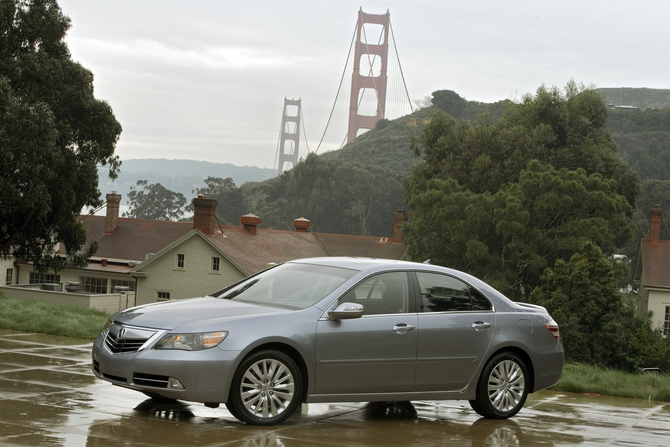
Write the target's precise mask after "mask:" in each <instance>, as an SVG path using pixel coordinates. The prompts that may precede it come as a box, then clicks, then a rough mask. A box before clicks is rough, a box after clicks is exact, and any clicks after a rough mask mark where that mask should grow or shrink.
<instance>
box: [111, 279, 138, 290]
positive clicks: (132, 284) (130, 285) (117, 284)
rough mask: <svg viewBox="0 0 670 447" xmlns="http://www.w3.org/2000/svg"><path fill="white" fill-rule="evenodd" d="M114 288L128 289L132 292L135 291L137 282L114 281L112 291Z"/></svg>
mask: <svg viewBox="0 0 670 447" xmlns="http://www.w3.org/2000/svg"><path fill="white" fill-rule="evenodd" d="M114 287H128V288H130V290H132V291H134V290H135V281H127V280H125V279H112V291H113V290H114Z"/></svg>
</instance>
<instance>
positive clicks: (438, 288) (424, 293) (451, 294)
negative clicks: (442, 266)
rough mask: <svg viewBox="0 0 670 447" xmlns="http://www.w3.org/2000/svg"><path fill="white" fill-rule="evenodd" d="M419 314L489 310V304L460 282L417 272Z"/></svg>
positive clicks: (445, 276) (476, 292) (447, 277)
mask: <svg viewBox="0 0 670 447" xmlns="http://www.w3.org/2000/svg"><path fill="white" fill-rule="evenodd" d="M416 277H417V279H418V280H419V287H420V290H421V312H464V311H465V312H467V311H472V310H475V311H481V310H491V303H490V302H489V300H487V299H486V298H485V297H484V296H482V295H481V294H480V293H479V292H478V291H476V290H475V289H473V288H471V287H470V286H468V285H467V284H466V283H464V282H463V281H461V280H458V279H456V278H453V277H451V276H447V275H440V274H437V273H422V272H417V274H416Z"/></svg>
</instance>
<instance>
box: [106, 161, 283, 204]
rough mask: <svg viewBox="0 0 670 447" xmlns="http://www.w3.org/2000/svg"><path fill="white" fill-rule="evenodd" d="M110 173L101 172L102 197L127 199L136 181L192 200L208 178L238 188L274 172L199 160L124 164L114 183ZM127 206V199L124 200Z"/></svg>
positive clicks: (124, 162)
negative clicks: (228, 181)
mask: <svg viewBox="0 0 670 447" xmlns="http://www.w3.org/2000/svg"><path fill="white" fill-rule="evenodd" d="M107 172H108V171H107V169H106V168H100V169H99V170H98V174H99V177H100V182H99V189H100V191H101V192H102V193H103V195H104V194H105V193H108V192H111V191H116V192H118V193H120V194H122V195H123V197H124V198H126V197H128V192H129V191H130V187H131V186H135V185H136V184H137V180H148V181H149V183H160V184H161V185H163V186H164V187H166V188H167V189H169V190H171V191H175V192H180V193H182V194H184V196H186V197H187V198H190V197H191V196H192V195H193V193H192V192H191V191H193V190H194V189H195V188H201V187H203V186H205V184H204V181H203V180H204V179H205V178H207V177H222V178H227V177H230V178H232V179H233V181H234V182H235V184H236V185H237V186H240V185H242V184H243V183H246V182H260V181H264V180H267V179H269V178H271V177H272V176H273V170H272V169H267V168H258V167H255V166H236V165H233V164H230V163H212V162H207V161H197V160H167V159H163V158H154V159H131V160H123V164H122V165H121V171H120V172H119V177H118V178H117V179H116V180H114V181H112V180H111V179H110V178H109V177H108V176H107ZM124 203H125V199H124Z"/></svg>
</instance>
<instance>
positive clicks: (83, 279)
mask: <svg viewBox="0 0 670 447" xmlns="http://www.w3.org/2000/svg"><path fill="white" fill-rule="evenodd" d="M87 279H92V280H95V283H94V284H93V283H88V284H87V283H86V280H87ZM98 281H104V282H105V285H104V288H105V290H104V291H103V292H96V291H92V290H90V289H89V290H86V287H87V286H89V287H90V286H92V288H94V289H99V288H100V287H101V286H102V284H98ZM79 282H80V283H81V291H82V292H83V293H94V294H96V295H107V294H108V293H109V282H110V280H109V278H104V277H102V276H84V275H80V276H79ZM99 290H101V289H99Z"/></svg>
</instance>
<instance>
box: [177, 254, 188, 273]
mask: <svg viewBox="0 0 670 447" xmlns="http://www.w3.org/2000/svg"><path fill="white" fill-rule="evenodd" d="M179 264H181V265H179ZM174 269H175V270H186V255H185V254H184V253H177V254H176V256H175V258H174Z"/></svg>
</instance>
